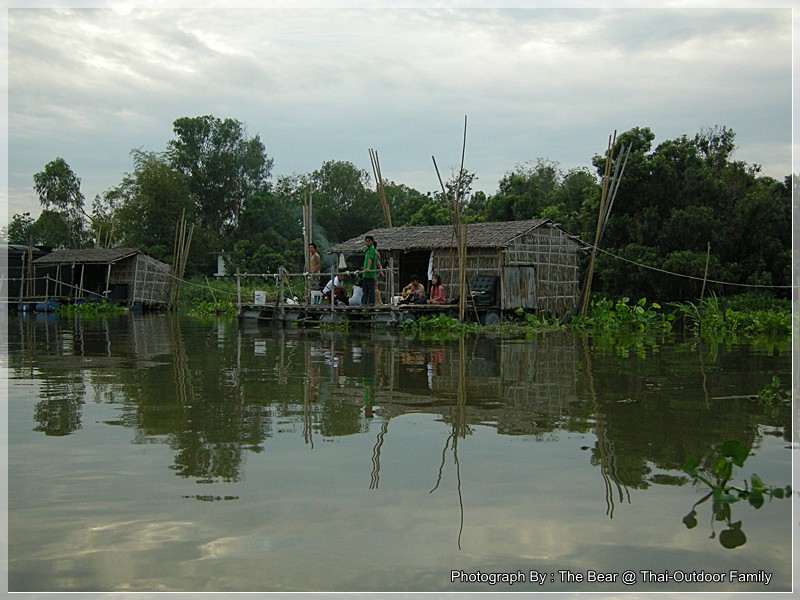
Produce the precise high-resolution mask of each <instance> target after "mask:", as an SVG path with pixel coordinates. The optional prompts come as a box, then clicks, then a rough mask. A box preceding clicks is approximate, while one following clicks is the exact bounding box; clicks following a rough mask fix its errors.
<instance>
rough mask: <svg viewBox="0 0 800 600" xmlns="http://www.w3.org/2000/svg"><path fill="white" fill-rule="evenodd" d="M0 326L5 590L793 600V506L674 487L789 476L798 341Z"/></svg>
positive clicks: (140, 323)
mask: <svg viewBox="0 0 800 600" xmlns="http://www.w3.org/2000/svg"><path fill="white" fill-rule="evenodd" d="M7 326H8V336H7V348H6V351H5V352H4V357H3V360H4V362H5V364H3V365H2V366H3V369H4V371H5V373H6V375H7V378H8V456H9V459H8V463H9V491H8V497H9V498H8V499H9V517H8V528H9V532H8V553H9V561H8V567H9V590H10V591H18V592H19V591H201V592H202V591H206V592H209V591H451V592H463V591H533V590H536V591H550V592H553V591H559V592H564V591H597V592H611V591H637V592H652V591H680V592H689V591H715V592H722V591H725V592H735V591H787V590H789V589H791V571H792V566H791V544H792V529H793V524H792V518H791V502H790V501H789V500H772V501H771V502H770V501H768V502H765V504H764V506H762V507H761V508H759V509H755V508H754V507H752V506H749V505H748V504H747V503H746V502H738V503H735V504H733V505H732V506H731V511H730V514H729V515H725V516H724V518H722V519H721V520H717V519H715V516H714V513H713V510H712V506H711V504H712V503H711V501H707V502H703V503H700V504H698V505H697V506H694V505H695V503H697V502H698V501H700V500H701V499H702V498H703V497H704V496H705V495H706V493H707V492H708V490H707V489H706V488H704V486H697V485H694V484H692V482H691V481H690V480H689V478H688V477H687V476H686V475H684V474H683V472H682V470H681V466H682V465H683V464H684V462H685V461H686V459H687V458H689V457H696V458H698V459H701V460H705V461H709V460H711V450H710V446H711V445H712V444H720V443H722V442H724V441H726V440H729V439H735V440H739V441H741V442H742V443H744V444H745V445H746V446H747V447H748V448H749V449H750V456H749V457H748V459H747V461H746V462H745V464H744V466H743V467H741V468H738V467H737V468H736V471H735V474H734V479H735V480H736V482H737V483H738V484H741V482H742V480H743V479H745V478H748V479H749V478H750V475H751V474H752V473H757V474H758V475H759V476H760V477H761V479H763V480H764V482H766V483H769V484H774V485H781V486H783V485H786V484H788V483H791V456H792V450H791V444H790V442H789V440H790V439H791V430H792V425H791V415H790V411H789V410H786V409H784V410H770V409H765V407H764V406H763V405H762V404H761V403H760V402H757V401H754V400H753V399H752V398H747V396H751V395H754V394H758V392H759V391H760V390H761V389H762V388H763V387H764V386H765V385H766V384H768V383H769V382H770V381H771V380H772V378H773V377H774V376H778V377H779V379H780V380H781V381H782V382H784V383H785V384H786V385H788V384H789V382H790V381H791V354H790V349H789V347H788V346H786V345H781V344H778V345H770V344H765V345H761V346H755V345H736V344H728V345H725V344H710V343H698V342H697V341H692V340H689V341H670V342H664V341H659V342H657V343H654V342H650V343H640V344H634V345H630V344H625V345H618V344H617V345H615V344H613V343H606V342H601V341H600V340H593V339H592V338H582V337H579V336H576V335H574V334H572V333H569V332H558V333H549V334H543V335H539V336H536V337H533V338H529V339H503V338H500V337H486V336H482V337H454V338H453V339H445V340H442V339H421V338H415V337H409V336H403V335H399V334H397V333H393V332H390V331H378V332H374V333H356V332H350V333H343V332H324V331H322V332H321V331H307V330H294V329H279V330H273V329H271V328H269V327H266V326H263V325H262V326H259V325H256V324H252V323H243V324H240V323H238V322H236V321H235V320H231V319H223V320H205V319H198V318H187V317H177V316H175V315H144V316H139V317H122V318H113V319H100V320H79V319H78V320H76V319H67V318H58V317H56V316H53V315H32V316H25V315H23V316H19V317H16V316H12V317H9V318H8V320H7ZM692 510H694V511H695V513H696V518H695V520H696V525H694V526H692V527H687V525H686V524H685V523H684V521H683V520H684V517H685V516H687V514H689V513H690V512H691V511H692ZM687 522H689V523H690V524H692V519H689V520H688V521H687ZM726 532H728V533H726ZM731 540H735V541H736V544H735V545H737V547H735V548H729V547H726V546H730V545H732V544H731ZM734 572H735V573H734ZM512 579H516V581H513V582H512V581H511V580H512ZM623 579H625V582H623ZM631 580H635V581H631ZM492 581H494V585H492ZM512 583H513V585H512Z"/></svg>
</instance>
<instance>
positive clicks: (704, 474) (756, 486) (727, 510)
mask: <svg viewBox="0 0 800 600" xmlns="http://www.w3.org/2000/svg"><path fill="white" fill-rule="evenodd" d="M711 449H712V451H713V455H712V457H711V464H710V466H701V464H700V461H699V460H698V459H696V458H690V459H689V460H688V461H687V462H686V464H685V465H684V467H683V471H684V472H685V473H686V474H687V475H689V477H691V478H692V479H693V480H694V481H695V482H701V483H704V484H705V485H707V486H708V487H709V488H710V491H709V492H708V493H707V494H706V495H705V496H703V497H702V498H701V499H700V500H698V501H697V502H695V503H694V505H692V510H691V511H690V512H689V514H687V515H686V516H685V517H683V524H684V525H686V527H687V528H688V529H693V528H694V527H696V526H697V511H695V508H697V506H699V505H700V504H703V503H704V502H706V501H708V500H709V499H710V500H711V501H712V514H713V520H714V521H724V522H725V524H726V525H727V527H728V528H727V529H726V530H725V531H722V532H720V535H719V543H720V544H721V545H722V546H724V547H725V548H729V549H733V548H737V547H739V546H742V545H744V543H745V542H746V541H747V537H746V536H745V534H744V531H742V522H741V521H736V522H733V518H732V513H731V505H732V504H734V503H736V502H739V501H740V500H747V502H748V504H750V506H752V507H754V508H756V509H758V508H761V507H762V506H763V505H764V500H765V499H766V498H769V499H772V498H776V499H781V498H786V497H789V496H791V493H792V488H791V486H789V485H787V486H784V487H776V486H772V485H766V484H765V483H764V482H763V481H762V480H761V478H760V477H759V476H758V475H756V474H753V475H751V476H750V481H749V484H748V481H747V479H745V480H744V487H737V486H735V485H732V484H731V483H730V480H731V478H732V476H733V468H734V465H735V466H737V467H742V466H744V462H745V460H747V456H748V454H749V451H748V449H747V447H746V446H745V445H744V444H742V443H741V442H739V441H736V440H728V441H727V442H725V443H724V444H722V445H719V446H717V445H712V446H711ZM711 531H712V532H711V538H714V537H715V535H716V532H715V531H714V527H713V521H712V528H711Z"/></svg>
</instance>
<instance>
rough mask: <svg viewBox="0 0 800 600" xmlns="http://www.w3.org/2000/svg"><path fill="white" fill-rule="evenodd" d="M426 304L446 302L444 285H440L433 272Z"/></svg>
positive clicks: (437, 277)
mask: <svg viewBox="0 0 800 600" xmlns="http://www.w3.org/2000/svg"><path fill="white" fill-rule="evenodd" d="M428 304H447V296H446V294H445V293H444V286H443V285H442V282H441V280H440V279H439V276H438V275H436V274H435V273H434V275H433V277H431V288H430V291H429V292H428Z"/></svg>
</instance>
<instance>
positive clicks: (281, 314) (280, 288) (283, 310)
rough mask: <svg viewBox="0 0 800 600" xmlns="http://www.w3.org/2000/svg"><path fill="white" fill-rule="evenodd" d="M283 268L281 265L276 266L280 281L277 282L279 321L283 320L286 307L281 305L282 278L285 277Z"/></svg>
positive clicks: (282, 297)
mask: <svg viewBox="0 0 800 600" xmlns="http://www.w3.org/2000/svg"><path fill="white" fill-rule="evenodd" d="M285 270H286V269H284V268H283V267H278V278H279V279H280V282H279V283H278V303H279V307H280V308H279V311H280V312H279V314H280V320H281V321H283V320H284V319H285V315H286V309H285V308H284V306H283V300H284V295H283V278H284V277H285V275H284V271H285Z"/></svg>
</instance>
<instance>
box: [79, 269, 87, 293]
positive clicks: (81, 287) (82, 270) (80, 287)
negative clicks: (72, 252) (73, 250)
mask: <svg viewBox="0 0 800 600" xmlns="http://www.w3.org/2000/svg"><path fill="white" fill-rule="evenodd" d="M85 272H86V265H85V264H83V263H81V282H80V283H79V284H78V292H77V293H78V294H80V295H83V275H84V273H85Z"/></svg>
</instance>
